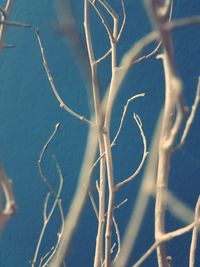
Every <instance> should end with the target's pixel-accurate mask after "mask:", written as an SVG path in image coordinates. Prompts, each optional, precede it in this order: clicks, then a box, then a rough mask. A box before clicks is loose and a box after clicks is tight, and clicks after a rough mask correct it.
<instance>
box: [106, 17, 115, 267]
mask: <svg viewBox="0 0 200 267" xmlns="http://www.w3.org/2000/svg"><path fill="white" fill-rule="evenodd" d="M113 24H114V25H113V38H110V42H111V67H112V69H111V71H112V77H111V83H110V89H109V93H108V100H107V104H106V109H105V121H104V130H105V131H104V146H105V157H106V167H107V175H108V189H109V199H108V210H107V221H106V235H105V267H109V266H110V251H111V237H112V222H113V221H112V218H113V209H114V198H115V187H114V177H113V162H112V152H111V142H110V120H111V115H112V108H113V103H114V96H115V94H114V91H115V81H116V67H117V59H116V56H117V55H116V41H117V36H118V32H117V30H118V29H117V28H118V17H116V16H114V23H113Z"/></svg>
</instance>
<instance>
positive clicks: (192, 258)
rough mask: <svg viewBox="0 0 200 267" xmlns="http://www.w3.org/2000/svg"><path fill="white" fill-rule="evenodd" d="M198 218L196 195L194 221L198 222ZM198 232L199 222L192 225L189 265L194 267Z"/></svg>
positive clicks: (198, 204) (198, 201) (199, 198)
mask: <svg viewBox="0 0 200 267" xmlns="http://www.w3.org/2000/svg"><path fill="white" fill-rule="evenodd" d="M199 219H200V197H198V200H197V204H196V208H195V217H194V221H195V222H197V223H198V222H199ZM198 232H199V223H198V224H197V225H195V226H194V228H193V231H192V240H191V245H190V263H189V267H195V255H196V247H197V238H198Z"/></svg>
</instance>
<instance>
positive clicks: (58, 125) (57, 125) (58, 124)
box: [55, 122, 60, 130]
mask: <svg viewBox="0 0 200 267" xmlns="http://www.w3.org/2000/svg"><path fill="white" fill-rule="evenodd" d="M59 127H60V122H58V123H56V127H55V128H56V130H57V129H58V128H59Z"/></svg>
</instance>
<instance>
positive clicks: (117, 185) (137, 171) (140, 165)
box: [115, 113, 148, 190]
mask: <svg viewBox="0 0 200 267" xmlns="http://www.w3.org/2000/svg"><path fill="white" fill-rule="evenodd" d="M134 119H135V121H136V123H137V126H138V128H139V130H140V135H141V137H142V142H143V156H142V160H141V162H140V164H139V166H138V167H137V169H136V171H135V172H134V173H133V174H132V175H131V176H129V177H128V178H126V179H125V180H123V181H122V182H120V183H118V184H116V186H115V190H118V189H119V188H120V187H122V186H124V185H125V184H126V183H128V182H130V181H132V180H133V179H134V178H135V177H136V176H137V175H138V173H139V172H140V170H141V169H142V166H143V164H144V162H145V159H146V157H147V155H148V152H147V142H146V137H145V135H144V132H143V129H142V122H141V120H140V117H139V116H138V115H137V114H136V113H134Z"/></svg>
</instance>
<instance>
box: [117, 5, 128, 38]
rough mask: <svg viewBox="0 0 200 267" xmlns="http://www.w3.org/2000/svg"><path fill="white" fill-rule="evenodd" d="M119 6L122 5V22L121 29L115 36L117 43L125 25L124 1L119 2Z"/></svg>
mask: <svg viewBox="0 0 200 267" xmlns="http://www.w3.org/2000/svg"><path fill="white" fill-rule="evenodd" d="M121 4H122V11H123V21H122V25H121V28H120V30H119V34H118V36H117V41H119V39H120V37H121V34H122V32H123V30H124V27H125V24H126V8H125V4H124V0H121Z"/></svg>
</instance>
